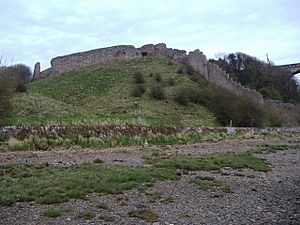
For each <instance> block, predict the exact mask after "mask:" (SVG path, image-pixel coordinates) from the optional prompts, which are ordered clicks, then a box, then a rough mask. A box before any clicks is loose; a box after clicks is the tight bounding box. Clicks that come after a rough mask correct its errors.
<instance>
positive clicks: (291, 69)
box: [276, 63, 300, 76]
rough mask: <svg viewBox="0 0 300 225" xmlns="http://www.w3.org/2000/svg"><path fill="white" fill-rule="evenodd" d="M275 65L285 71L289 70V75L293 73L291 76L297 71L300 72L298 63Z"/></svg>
mask: <svg viewBox="0 0 300 225" xmlns="http://www.w3.org/2000/svg"><path fill="white" fill-rule="evenodd" d="M276 67H277V68H281V69H284V70H286V71H289V72H290V73H291V75H293V76H294V75H295V74H297V73H300V63H293V64H287V65H280V66H276Z"/></svg>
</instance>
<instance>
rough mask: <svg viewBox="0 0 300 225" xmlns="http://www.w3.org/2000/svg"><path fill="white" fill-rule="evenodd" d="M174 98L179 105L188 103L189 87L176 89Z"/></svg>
mask: <svg viewBox="0 0 300 225" xmlns="http://www.w3.org/2000/svg"><path fill="white" fill-rule="evenodd" d="M174 100H175V101H176V102H178V103H179V104H181V105H185V106H186V105H188V103H189V101H190V99H189V89H187V88H181V89H178V90H177V91H176V92H175V97H174Z"/></svg>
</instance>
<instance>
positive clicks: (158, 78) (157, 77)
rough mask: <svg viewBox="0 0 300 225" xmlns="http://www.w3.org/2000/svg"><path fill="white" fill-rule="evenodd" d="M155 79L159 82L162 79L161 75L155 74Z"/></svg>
mask: <svg viewBox="0 0 300 225" xmlns="http://www.w3.org/2000/svg"><path fill="white" fill-rule="evenodd" d="M155 80H156V81H157V82H158V83H160V82H161V81H162V77H161V75H160V74H158V73H157V74H155Z"/></svg>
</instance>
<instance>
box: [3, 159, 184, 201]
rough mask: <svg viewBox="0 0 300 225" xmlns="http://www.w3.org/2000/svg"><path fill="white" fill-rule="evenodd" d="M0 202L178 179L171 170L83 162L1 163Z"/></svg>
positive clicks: (59, 197) (76, 195)
mask: <svg viewBox="0 0 300 225" xmlns="http://www.w3.org/2000/svg"><path fill="white" fill-rule="evenodd" d="M0 172H1V174H3V176H1V178H0V204H1V205H2V206H4V205H13V204H14V203H15V202H17V201H35V202H37V203H39V204H56V203H61V202H65V201H68V200H69V199H73V198H76V199H85V198H86V195H87V194H88V193H91V192H98V193H105V194H119V193H122V192H123V191H124V190H129V189H131V188H138V187H139V186H143V184H149V183H150V184H151V183H154V182H156V181H158V180H165V179H178V178H179V177H180V176H179V175H177V174H176V171H175V170H173V169H165V168H154V169H151V168H128V167H122V166H114V167H106V166H103V165H102V164H93V163H89V164H82V165H77V166H72V167H68V168H60V167H55V166H45V165H27V164H17V165H9V166H0Z"/></svg>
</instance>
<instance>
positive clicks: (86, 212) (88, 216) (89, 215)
mask: <svg viewBox="0 0 300 225" xmlns="http://www.w3.org/2000/svg"><path fill="white" fill-rule="evenodd" d="M95 216H96V213H95V212H93V211H91V210H89V209H86V210H84V211H82V212H80V213H79V215H78V217H79V218H83V219H92V218H94V217H95Z"/></svg>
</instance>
